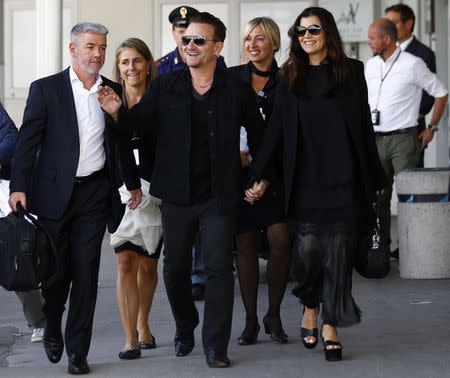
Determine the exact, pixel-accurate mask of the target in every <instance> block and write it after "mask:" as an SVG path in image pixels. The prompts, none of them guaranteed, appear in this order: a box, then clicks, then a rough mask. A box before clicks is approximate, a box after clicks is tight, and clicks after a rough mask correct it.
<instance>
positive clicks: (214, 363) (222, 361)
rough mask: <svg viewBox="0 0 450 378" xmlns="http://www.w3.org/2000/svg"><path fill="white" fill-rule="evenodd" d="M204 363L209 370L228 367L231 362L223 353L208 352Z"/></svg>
mask: <svg viewBox="0 0 450 378" xmlns="http://www.w3.org/2000/svg"><path fill="white" fill-rule="evenodd" d="M206 363H207V364H208V366H209V367H211V368H225V367H228V366H230V363H231V362H230V359H229V358H228V357H227V355H226V354H225V353H220V352H216V351H215V350H208V351H206Z"/></svg>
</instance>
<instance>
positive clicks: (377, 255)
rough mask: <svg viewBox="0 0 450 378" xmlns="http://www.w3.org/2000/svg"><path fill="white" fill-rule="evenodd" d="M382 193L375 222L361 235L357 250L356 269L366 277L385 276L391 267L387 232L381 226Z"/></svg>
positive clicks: (376, 206)
mask: <svg viewBox="0 0 450 378" xmlns="http://www.w3.org/2000/svg"><path fill="white" fill-rule="evenodd" d="M380 203H381V195H378V198H377V202H376V205H375V214H374V219H375V220H374V222H373V224H372V225H371V226H370V227H369V229H368V231H367V232H366V233H365V234H364V235H363V236H362V237H361V239H360V243H359V248H358V250H357V251H356V258H355V269H356V271H357V272H358V273H359V274H360V275H361V276H363V277H365V278H384V277H386V276H387V275H388V273H389V269H390V263H389V260H390V250H389V245H388V243H387V238H386V234H385V233H384V232H383V230H382V228H381V226H380V217H379V213H380Z"/></svg>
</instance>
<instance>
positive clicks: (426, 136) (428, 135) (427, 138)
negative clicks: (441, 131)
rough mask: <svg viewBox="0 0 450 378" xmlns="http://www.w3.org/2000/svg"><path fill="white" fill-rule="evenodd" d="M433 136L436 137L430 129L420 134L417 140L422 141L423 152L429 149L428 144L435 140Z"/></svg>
mask: <svg viewBox="0 0 450 378" xmlns="http://www.w3.org/2000/svg"><path fill="white" fill-rule="evenodd" d="M433 136H434V132H433V131H432V130H431V129H429V128H426V129H425V130H423V131H422V132H421V133H420V134H419V136H418V137H417V138H418V139H419V141H420V149H421V150H424V149H425V148H427V146H428V143H430V142H431V140H432V139H433Z"/></svg>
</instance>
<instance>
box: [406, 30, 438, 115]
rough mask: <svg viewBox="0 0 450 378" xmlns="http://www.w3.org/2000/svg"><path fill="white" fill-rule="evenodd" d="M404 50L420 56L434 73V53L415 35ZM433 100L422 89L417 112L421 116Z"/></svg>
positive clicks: (429, 109) (432, 103) (428, 109)
mask: <svg viewBox="0 0 450 378" xmlns="http://www.w3.org/2000/svg"><path fill="white" fill-rule="evenodd" d="M405 51H407V52H409V53H410V54H413V55H415V56H417V57H419V58H421V59H422V60H423V61H424V62H425V64H426V65H427V67H428V69H429V70H430V71H431V72H434V73H436V56H435V55H434V52H433V50H431V49H430V48H429V47H428V46H425V45H424V44H423V43H422V42H420V41H418V40H417V39H416V37H413V40H412V41H411V43H410V44H409V45H408V47H407V48H406V49H405ZM434 100H435V99H434V97H433V96H430V95H429V94H428V93H427V92H425V91H422V100H421V101H420V110H419V113H420V114H421V115H423V116H425V115H426V114H428V113H429V112H430V111H431V108H432V107H433V105H434Z"/></svg>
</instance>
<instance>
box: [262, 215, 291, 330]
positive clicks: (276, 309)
mask: <svg viewBox="0 0 450 378" xmlns="http://www.w3.org/2000/svg"><path fill="white" fill-rule="evenodd" d="M267 238H268V240H269V246H270V254H269V259H268V261H267V284H268V285H267V286H268V289H269V308H268V310H267V317H268V319H270V326H271V329H272V331H274V332H276V333H277V331H282V325H281V319H280V306H281V302H282V301H283V297H284V292H285V290H286V284H287V279H288V275H289V268H290V248H289V245H290V241H289V231H288V226H287V224H286V223H278V224H274V225H271V226H269V227H268V228H267Z"/></svg>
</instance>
